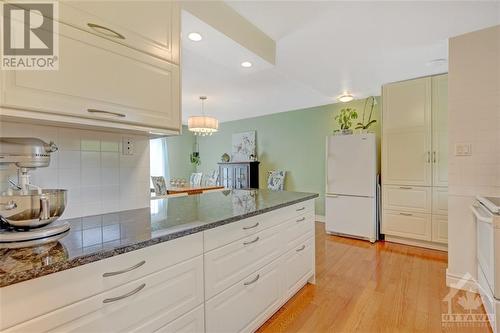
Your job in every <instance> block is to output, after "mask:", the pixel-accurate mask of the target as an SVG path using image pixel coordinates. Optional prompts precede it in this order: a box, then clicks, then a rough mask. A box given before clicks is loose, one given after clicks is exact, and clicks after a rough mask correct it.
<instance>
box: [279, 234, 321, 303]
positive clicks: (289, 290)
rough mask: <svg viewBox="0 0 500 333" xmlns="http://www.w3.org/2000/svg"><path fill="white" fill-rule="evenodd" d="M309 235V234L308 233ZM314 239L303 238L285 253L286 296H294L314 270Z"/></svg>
mask: <svg viewBox="0 0 500 333" xmlns="http://www.w3.org/2000/svg"><path fill="white" fill-rule="evenodd" d="M306 236H308V235H306ZM313 264H314V241H313V239H312V238H306V239H301V240H299V241H298V242H295V246H294V247H293V248H292V249H291V250H289V251H288V252H287V254H286V255H285V266H284V267H285V283H286V287H285V288H286V297H287V299H288V298H290V297H292V296H293V295H294V294H295V293H296V292H297V291H298V290H299V289H300V288H302V286H304V285H305V284H306V283H307V280H308V279H309V278H310V277H311V276H312V275H313V272H314V267H313Z"/></svg>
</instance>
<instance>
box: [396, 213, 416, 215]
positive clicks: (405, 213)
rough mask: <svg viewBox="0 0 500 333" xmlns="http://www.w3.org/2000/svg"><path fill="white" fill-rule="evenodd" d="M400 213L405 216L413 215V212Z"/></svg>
mask: <svg viewBox="0 0 500 333" xmlns="http://www.w3.org/2000/svg"><path fill="white" fill-rule="evenodd" d="M399 215H403V216H413V214H410V213H399Z"/></svg>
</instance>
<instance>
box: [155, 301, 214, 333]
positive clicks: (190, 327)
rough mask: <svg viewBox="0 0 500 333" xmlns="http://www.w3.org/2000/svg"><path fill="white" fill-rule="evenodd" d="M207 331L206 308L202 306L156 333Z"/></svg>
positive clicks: (195, 332) (197, 332) (198, 332)
mask: <svg viewBox="0 0 500 333" xmlns="http://www.w3.org/2000/svg"><path fill="white" fill-rule="evenodd" d="M204 331H205V307H204V306H203V305H200V306H199V307H197V308H196V309H194V310H192V311H190V312H188V313H186V314H185V315H183V316H182V317H180V318H178V319H176V320H174V321H173V322H171V323H169V324H167V325H165V326H163V327H160V329H158V330H156V331H155V333H200V332H204Z"/></svg>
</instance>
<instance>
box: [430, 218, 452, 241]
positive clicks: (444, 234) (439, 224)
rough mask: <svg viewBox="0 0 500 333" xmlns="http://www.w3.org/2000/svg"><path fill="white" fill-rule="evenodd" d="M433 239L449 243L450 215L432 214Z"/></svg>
mask: <svg viewBox="0 0 500 333" xmlns="http://www.w3.org/2000/svg"><path fill="white" fill-rule="evenodd" d="M432 241H433V242H437V243H443V244H448V217H447V216H444V215H432Z"/></svg>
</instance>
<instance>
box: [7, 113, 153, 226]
mask: <svg viewBox="0 0 500 333" xmlns="http://www.w3.org/2000/svg"><path fill="white" fill-rule="evenodd" d="M0 136H3V137H36V138H40V139H42V140H44V141H46V142H49V141H54V142H55V143H56V144H57V146H58V147H59V151H58V152H56V153H54V154H52V156H51V162H50V166H49V167H47V168H40V169H37V170H35V171H33V172H32V174H33V177H32V183H33V184H35V185H38V186H41V187H44V188H63V189H67V190H68V205H67V207H66V210H65V212H64V214H63V218H73V217H80V216H88V215H94V214H102V213H109V212H114V211H119V210H126V209H134V208H140V207H147V206H149V196H150V193H149V139H148V137H146V136H132V135H127V136H126V137H132V138H133V139H134V144H135V147H134V150H135V153H134V155H132V156H125V155H123V154H122V153H121V142H122V135H121V134H117V133H108V132H101V131H86V130H78V129H73V128H64V127H52V126H46V125H43V126H37V125H28V124H19V123H10V122H0ZM0 168H1V169H0V191H5V190H6V188H7V186H8V179H9V177H10V178H11V179H13V180H15V181H17V174H16V168H15V167H10V168H6V167H0Z"/></svg>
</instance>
